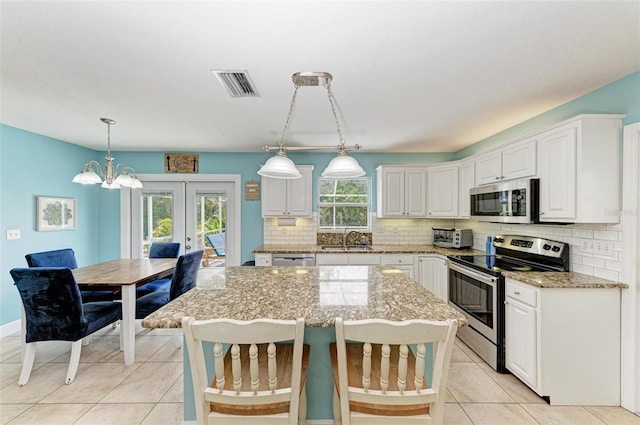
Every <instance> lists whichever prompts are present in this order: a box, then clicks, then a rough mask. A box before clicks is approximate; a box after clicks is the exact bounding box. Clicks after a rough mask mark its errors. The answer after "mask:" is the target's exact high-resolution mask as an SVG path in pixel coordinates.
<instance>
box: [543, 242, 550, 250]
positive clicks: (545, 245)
mask: <svg viewBox="0 0 640 425" xmlns="http://www.w3.org/2000/svg"><path fill="white" fill-rule="evenodd" d="M542 249H544V250H545V251H549V250H550V249H551V245H549V244H547V243H546V244H544V245H542Z"/></svg>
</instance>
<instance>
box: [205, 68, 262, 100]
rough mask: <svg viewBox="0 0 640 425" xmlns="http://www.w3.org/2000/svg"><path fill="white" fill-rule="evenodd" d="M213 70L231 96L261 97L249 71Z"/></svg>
mask: <svg viewBox="0 0 640 425" xmlns="http://www.w3.org/2000/svg"><path fill="white" fill-rule="evenodd" d="M211 72H213V74H214V75H215V76H216V78H217V79H218V81H220V84H222V85H223V86H224V87H225V88H226V89H227V91H228V92H229V94H230V95H231V97H259V96H260V95H259V94H258V91H257V90H256V88H255V86H254V85H253V81H251V77H249V73H248V72H247V71H230V70H215V69H212V70H211Z"/></svg>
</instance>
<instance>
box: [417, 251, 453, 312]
mask: <svg viewBox="0 0 640 425" xmlns="http://www.w3.org/2000/svg"><path fill="white" fill-rule="evenodd" d="M417 281H418V282H419V283H420V284H421V285H422V286H423V287H424V288H425V289H427V290H428V291H430V292H433V293H434V294H435V295H437V296H438V297H439V298H441V299H442V300H443V301H445V302H448V301H449V285H448V276H447V263H446V260H445V258H444V257H441V256H439V255H419V256H418V279H417Z"/></svg>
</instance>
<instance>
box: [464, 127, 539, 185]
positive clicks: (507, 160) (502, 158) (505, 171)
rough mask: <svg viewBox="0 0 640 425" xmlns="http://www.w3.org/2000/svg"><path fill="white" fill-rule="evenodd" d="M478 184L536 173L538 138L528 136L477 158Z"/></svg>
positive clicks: (476, 181) (476, 180)
mask: <svg viewBox="0 0 640 425" xmlns="http://www.w3.org/2000/svg"><path fill="white" fill-rule="evenodd" d="M475 168H476V170H475V171H476V178H475V184H476V185H483V184H491V183H496V182H500V181H503V180H512V179H520V178H523V177H530V176H535V175H536V138H528V139H524V140H521V141H519V142H516V143H513V144H510V145H508V146H506V147H504V148H502V149H497V150H494V151H491V152H489V153H486V154H483V155H480V156H478V157H477V158H476V159H475Z"/></svg>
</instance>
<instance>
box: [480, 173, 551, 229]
mask: <svg viewBox="0 0 640 425" xmlns="http://www.w3.org/2000/svg"><path fill="white" fill-rule="evenodd" d="M539 188H540V180H539V179H526V180H512V181H507V182H503V183H498V184H491V185H487V186H480V187H475V188H472V189H470V190H469V193H470V197H471V217H472V218H474V219H476V220H478V221H490V222H496V223H538V221H539Z"/></svg>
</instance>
